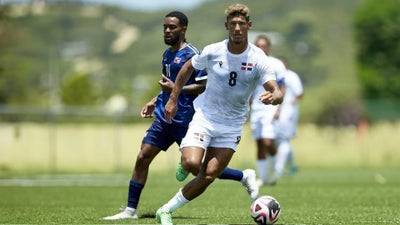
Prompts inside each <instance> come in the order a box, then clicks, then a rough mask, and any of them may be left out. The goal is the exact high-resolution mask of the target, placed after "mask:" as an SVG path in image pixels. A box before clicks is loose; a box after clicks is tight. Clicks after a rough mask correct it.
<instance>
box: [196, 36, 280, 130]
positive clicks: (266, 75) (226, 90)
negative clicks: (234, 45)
mask: <svg viewBox="0 0 400 225" xmlns="http://www.w3.org/2000/svg"><path fill="white" fill-rule="evenodd" d="M227 44H228V40H224V41H221V42H218V43H215V44H211V45H208V46H206V47H205V48H204V49H203V51H202V53H201V54H200V55H195V56H193V58H192V65H193V67H194V68H196V69H200V70H202V69H206V70H207V73H208V77H207V86H206V90H205V91H204V92H203V93H202V94H201V95H200V96H199V97H197V98H196V99H195V101H194V107H195V110H196V113H201V114H203V115H204V116H205V117H206V118H207V119H208V120H210V121H212V122H216V123H222V124H226V125H230V126H241V125H243V123H244V122H245V120H246V115H247V112H248V110H249V107H248V102H249V98H250V95H251V93H252V92H253V91H254V89H255V87H256V86H257V84H259V83H266V82H267V81H270V80H276V76H275V74H274V73H273V71H272V65H271V62H270V61H269V60H268V58H267V56H266V55H265V54H264V52H263V51H262V50H261V49H259V48H257V47H256V46H255V45H253V44H251V43H248V47H247V49H246V50H245V51H244V52H243V53H241V54H232V53H230V52H229V51H228V47H227ZM260 81H261V82H260Z"/></svg>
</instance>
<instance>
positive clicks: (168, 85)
mask: <svg viewBox="0 0 400 225" xmlns="http://www.w3.org/2000/svg"><path fill="white" fill-rule="evenodd" d="M161 77H162V78H161V80H159V81H158V84H160V87H161V89H162V90H163V91H165V92H171V91H172V89H173V88H174V86H175V84H174V82H173V81H172V80H170V79H169V78H168V77H166V76H165V75H164V74H161Z"/></svg>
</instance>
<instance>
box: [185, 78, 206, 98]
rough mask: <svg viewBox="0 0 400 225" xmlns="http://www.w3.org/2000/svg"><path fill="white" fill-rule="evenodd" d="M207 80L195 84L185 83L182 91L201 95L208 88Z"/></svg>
mask: <svg viewBox="0 0 400 225" xmlns="http://www.w3.org/2000/svg"><path fill="white" fill-rule="evenodd" d="M206 84H207V80H201V81H198V82H197V83H195V84H189V85H185V86H183V88H182V92H183V93H186V94H189V95H199V94H201V93H202V92H203V91H204V90H205V89H206Z"/></svg>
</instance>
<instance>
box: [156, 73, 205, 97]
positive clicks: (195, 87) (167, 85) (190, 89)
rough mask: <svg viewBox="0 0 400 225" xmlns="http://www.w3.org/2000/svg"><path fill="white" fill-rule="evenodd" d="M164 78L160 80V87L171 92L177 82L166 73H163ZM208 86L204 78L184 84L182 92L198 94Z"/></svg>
mask: <svg viewBox="0 0 400 225" xmlns="http://www.w3.org/2000/svg"><path fill="white" fill-rule="evenodd" d="M161 76H162V78H161V80H159V81H158V83H159V84H160V87H161V89H162V90H163V91H165V92H171V91H172V89H173V88H174V86H175V83H174V82H173V81H172V80H170V79H169V78H168V77H166V76H165V75H164V74H161ZM205 88H206V81H205V80H202V81H199V82H197V83H195V84H188V85H185V86H183V88H182V92H183V93H185V94H189V95H198V94H200V93H202V92H203V91H204V90H205Z"/></svg>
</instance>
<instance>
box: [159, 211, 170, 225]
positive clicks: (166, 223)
mask: <svg viewBox="0 0 400 225" xmlns="http://www.w3.org/2000/svg"><path fill="white" fill-rule="evenodd" d="M156 219H157V222H159V223H161V225H174V224H173V223H172V215H171V213H170V212H166V211H164V210H163V209H162V208H159V209H158V210H157V212H156Z"/></svg>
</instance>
